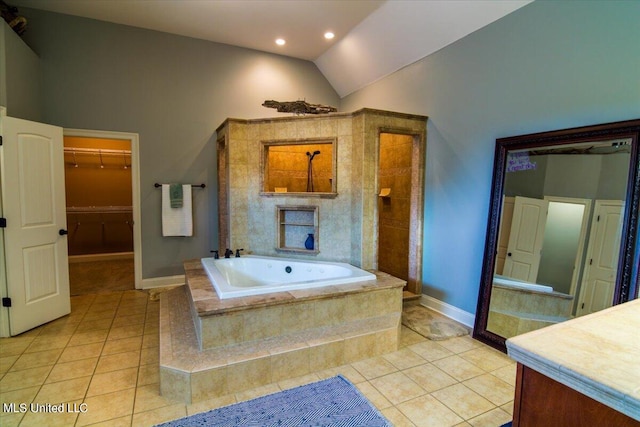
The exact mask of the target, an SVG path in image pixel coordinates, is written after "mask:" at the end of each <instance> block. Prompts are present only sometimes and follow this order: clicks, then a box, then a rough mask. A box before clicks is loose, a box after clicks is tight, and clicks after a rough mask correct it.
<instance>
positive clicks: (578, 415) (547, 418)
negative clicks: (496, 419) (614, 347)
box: [513, 363, 640, 427]
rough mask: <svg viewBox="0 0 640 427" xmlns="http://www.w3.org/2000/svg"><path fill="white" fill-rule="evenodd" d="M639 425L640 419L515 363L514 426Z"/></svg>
mask: <svg viewBox="0 0 640 427" xmlns="http://www.w3.org/2000/svg"><path fill="white" fill-rule="evenodd" d="M547 426H549V427H551V426H553V427H574V426H575V427H591V426H593V427H640V422H639V421H636V420H634V419H633V418H631V417H629V416H627V415H625V414H622V413H620V412H618V411H616V410H615V409H613V408H611V407H609V406H607V405H604V404H602V403H600V402H598V401H596V400H594V399H592V398H590V397H588V396H585V395H584V394H582V393H580V392H578V391H576V390H574V389H572V388H570V387H567V386H566V385H564V384H561V383H559V382H557V381H555V380H553V379H551V378H549V377H547V376H545V375H542V374H541V373H539V372H538V371H536V370H534V369H531V368H529V367H527V366H525V365H523V364H521V363H518V368H517V373H516V392H515V400H514V410H513V427H547Z"/></svg>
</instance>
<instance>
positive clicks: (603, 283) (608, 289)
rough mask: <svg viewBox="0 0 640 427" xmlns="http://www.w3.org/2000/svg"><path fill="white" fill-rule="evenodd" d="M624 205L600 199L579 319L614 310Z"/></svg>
mask: <svg viewBox="0 0 640 427" xmlns="http://www.w3.org/2000/svg"><path fill="white" fill-rule="evenodd" d="M623 206H624V203H623V202H622V201H621V200H596V203H595V211H594V213H593V220H592V221H591V235H590V237H589V245H588V247H587V262H586V265H585V273H584V278H583V280H582V287H581V289H580V301H579V303H578V309H577V310H576V314H577V315H578V316H582V315H585V314H589V313H593V312H595V311H599V310H602V309H605V308H607V307H611V305H612V303H613V293H614V291H615V287H616V273H617V272H618V258H619V256H620V238H621V235H622V210H623Z"/></svg>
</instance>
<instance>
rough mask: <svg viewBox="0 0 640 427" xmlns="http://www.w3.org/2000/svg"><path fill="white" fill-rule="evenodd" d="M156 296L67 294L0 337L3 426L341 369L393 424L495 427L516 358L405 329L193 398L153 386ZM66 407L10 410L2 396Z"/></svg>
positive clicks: (156, 406)
mask: <svg viewBox="0 0 640 427" xmlns="http://www.w3.org/2000/svg"><path fill="white" fill-rule="evenodd" d="M158 308H159V303H158V301H152V300H150V298H149V296H148V294H147V293H146V292H143V291H123V292H111V293H104V294H95V295H83V296H76V297H72V312H71V314H70V315H69V316H66V317H64V318H61V319H59V320H56V321H54V322H51V323H49V324H47V325H44V326H41V327H39V328H37V329H34V330H32V331H29V332H27V333H25V334H22V335H20V336H17V337H13V338H2V339H0V400H1V402H2V404H3V407H2V408H0V410H1V412H0V425H2V426H18V425H20V426H43V425H47V426H73V425H75V426H85V425H101V426H151V425H154V424H156V423H160V422H163V421H168V420H171V419H176V418H180V417H183V416H186V415H191V414H194V413H198V412H202V411H206V410H209V409H212V408H216V407H220V406H224V405H228V404H231V403H234V402H238V401H242V400H246V399H250V398H253V397H257V396H259V395H264V394H268V393H272V392H276V391H279V390H283V389H287V388H290V387H294V386H296V385H300V384H304V383H308V382H312V381H317V380H319V379H322V378H327V377H329V376H333V375H335V374H338V373H341V374H343V375H344V376H346V377H347V378H348V379H349V380H350V381H351V382H353V383H354V384H355V385H356V386H357V387H358V388H359V389H360V390H361V391H362V392H363V394H364V395H365V396H367V397H368V399H369V400H370V401H371V402H372V403H373V404H374V405H375V406H376V407H378V409H380V411H381V412H382V413H383V414H384V415H385V416H386V417H387V418H388V419H389V420H390V421H392V422H393V424H394V425H396V426H436V427H445V426H469V425H471V426H491V427H496V426H500V425H502V424H503V423H505V422H507V421H509V420H510V419H511V414H512V405H513V395H514V384H515V364H514V362H512V361H511V360H510V359H509V358H507V357H506V356H505V355H504V354H502V353H500V352H497V351H495V350H493V349H491V348H489V347H487V346H485V345H483V344H482V343H480V342H477V341H475V340H473V339H471V338H470V337H468V336H467V337H461V338H453V339H449V340H446V341H429V340H427V339H425V338H423V337H422V336H420V335H418V334H416V333H415V332H413V331H411V330H409V329H406V328H404V327H403V329H402V342H401V346H400V350H398V351H397V352H395V353H391V354H387V355H384V356H381V357H375V358H372V359H368V360H363V361H360V362H357V363H352V364H350V365H345V366H342V367H339V368H335V369H330V370H326V371H318V372H314V373H312V374H310V375H306V376H304V377H302V378H296V379H293V380H288V381H282V382H279V383H277V384H272V385H269V386H265V387H261V388H259V389H256V390H251V391H248V392H244V393H238V394H235V395H229V396H224V397H220V398H217V399H213V400H209V401H204V402H198V403H194V404H190V405H186V404H184V403H181V402H178V401H171V400H168V399H165V398H163V397H162V396H160V395H159V392H158V390H159V383H158V381H159V379H158ZM32 402H34V403H40V404H50V408H52V406H53V405H57V404H59V403H61V402H62V403H64V404H65V406H64V407H63V409H65V412H62V413H53V412H48V413H47V412H32V411H30V410H27V411H26V412H25V413H21V412H19V409H18V408H19V407H18V406H16V407H15V409H16V411H18V412H16V413H12V412H8V410H9V409H10V408H9V407H8V406H7V405H5V404H8V403H16V404H20V403H23V404H26V405H27V407H29V406H30V403H32Z"/></svg>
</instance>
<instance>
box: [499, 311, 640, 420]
mask: <svg viewBox="0 0 640 427" xmlns="http://www.w3.org/2000/svg"><path fill="white" fill-rule="evenodd" d="M507 351H508V354H509V356H510V357H511V358H512V359H514V360H516V361H517V362H519V363H521V364H522V365H525V366H527V367H529V368H531V369H533V370H535V371H538V372H539V373H541V374H543V375H545V376H547V377H549V378H551V379H553V380H555V381H558V382H559V383H562V384H564V385H566V386H568V387H571V388H572V389H574V390H576V391H578V392H580V393H582V394H584V395H586V396H589V397H591V398H592V399H594V400H597V401H598V402H601V403H603V404H605V405H607V406H609V407H611V408H613V409H615V410H616V411H619V412H621V413H623V414H625V415H628V416H630V417H631V418H633V419H636V420H639V421H640V300H638V299H636V300H633V301H630V302H627V303H624V304H620V305H617V306H615V307H611V308H608V309H606V310H602V311H599V312H596V313H592V314H590V315H587V316H583V317H578V318H575V319H572V320H568V321H566V322H563V323H558V324H556V325H552V326H548V327H546V328H543V329H538V330H536V331H533V332H529V333H526V334H523V335H519V336H516V337H513V338H510V339H508V340H507Z"/></svg>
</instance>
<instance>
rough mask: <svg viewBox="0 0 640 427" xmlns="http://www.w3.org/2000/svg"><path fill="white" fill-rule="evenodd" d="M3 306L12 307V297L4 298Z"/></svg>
mask: <svg viewBox="0 0 640 427" xmlns="http://www.w3.org/2000/svg"><path fill="white" fill-rule="evenodd" d="M2 306H3V307H11V298H9V297H4V298H2Z"/></svg>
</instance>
